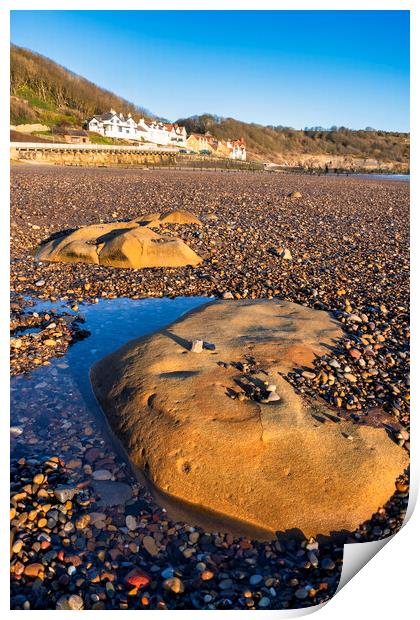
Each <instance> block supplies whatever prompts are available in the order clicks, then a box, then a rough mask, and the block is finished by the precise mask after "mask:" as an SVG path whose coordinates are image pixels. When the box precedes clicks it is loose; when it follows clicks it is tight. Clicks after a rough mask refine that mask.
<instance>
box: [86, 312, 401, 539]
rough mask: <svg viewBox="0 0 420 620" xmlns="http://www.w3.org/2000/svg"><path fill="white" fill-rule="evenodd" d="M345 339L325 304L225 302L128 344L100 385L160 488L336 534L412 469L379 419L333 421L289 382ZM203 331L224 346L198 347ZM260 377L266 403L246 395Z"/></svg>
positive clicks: (105, 363)
mask: <svg viewBox="0 0 420 620" xmlns="http://www.w3.org/2000/svg"><path fill="white" fill-rule="evenodd" d="M341 336H342V330H341V328H340V326H339V324H338V323H336V322H335V321H334V320H333V319H332V318H331V317H330V316H329V315H328V314H327V313H325V312H321V311H316V310H312V309H309V308H306V307H303V306H299V305H297V304H293V303H289V302H281V301H276V300H258V301H250V300H240V301H223V300H219V301H215V302H212V303H209V304H207V305H205V306H202V307H200V308H199V309H197V310H195V311H193V312H191V313H189V314H188V315H186V316H185V317H184V318H181V319H180V320H179V321H177V322H175V323H173V324H172V325H170V326H169V327H168V328H166V329H163V330H161V331H159V332H157V333H155V334H153V335H149V336H146V337H142V338H139V339H137V340H133V341H131V342H129V343H127V344H126V345H125V346H124V347H122V348H121V349H119V350H118V351H116V352H114V353H113V354H111V355H109V356H107V357H106V358H104V359H103V360H101V361H99V362H98V363H97V364H95V365H94V367H93V369H92V372H91V380H92V385H93V388H94V391H95V394H96V396H97V398H98V400H99V402H100V404H101V405H102V407H103V409H104V411H105V412H106V414H107V416H108V419H109V421H110V423H111V426H112V427H113V429H114V431H115V432H116V434H117V435H118V436H119V438H120V439H121V440H122V442H123V443H124V444H125V446H126V448H127V451H128V454H129V456H130V458H131V459H132V461H133V462H134V463H135V464H136V465H137V466H139V467H141V468H142V469H143V470H144V471H145V472H146V473H147V475H148V476H149V478H150V479H151V480H152V482H153V483H154V484H155V485H156V487H158V489H159V490H161V491H163V492H165V493H167V494H170V495H172V496H175V497H176V498H177V499H179V500H183V501H185V502H188V503H192V504H194V505H195V506H198V507H202V508H206V509H211V510H213V511H216V512H217V513H219V515H220V514H222V515H225V516H227V517H229V518H233V519H238V520H240V521H242V522H246V523H247V524H248V525H249V524H250V525H252V526H255V527H258V528H264V529H266V530H270V531H271V532H274V531H287V530H290V529H292V528H298V529H300V530H301V531H302V532H303V533H304V534H305V535H306V536H310V535H317V534H326V535H328V534H330V533H331V532H334V531H337V530H342V529H345V530H353V529H354V528H356V527H357V526H358V525H359V524H360V523H361V522H363V521H364V520H366V519H368V518H370V517H371V515H372V514H373V513H374V512H375V511H376V510H377V509H378V508H379V507H380V506H382V505H383V504H384V503H385V502H386V501H387V500H388V499H389V498H390V497H391V495H392V494H393V492H394V491H395V486H394V482H395V479H396V477H397V476H398V475H399V474H400V473H402V471H403V470H404V467H405V466H406V465H407V456H406V452H405V451H404V450H403V449H402V448H400V447H399V446H397V445H396V444H395V443H394V442H393V441H392V440H391V439H390V438H389V436H388V434H387V432H386V430H385V429H384V428H383V427H373V426H368V425H357V424H355V423H353V422H352V421H348V420H347V421H346V420H341V421H333V420H337V418H336V417H332V416H329V413H331V412H329V411H328V410H327V409H326V407H324V405H323V404H320V403H319V402H316V403H315V402H308V401H304V400H303V399H302V397H301V396H299V395H298V394H297V393H295V391H294V390H293V388H292V387H291V385H290V384H289V383H288V382H287V381H286V379H285V378H283V377H284V376H285V375H286V374H287V372H289V371H290V370H291V369H293V368H296V367H302V366H304V367H306V368H310V367H311V363H312V361H313V359H314V356H315V355H318V354H323V353H325V352H326V347H328V346H330V345H332V344H333V342H334V341H335V340H336V339H338V338H340V337H341ZM199 339H202V340H204V341H206V342H210V343H214V345H215V348H214V347H213V348H210V349H207V348H204V349H203V350H202V352H201V353H199V354H197V353H195V352H193V351H191V343H192V341H193V340H199ZM256 364H258V365H256ZM264 382H266V383H265V384H264ZM261 386H263V387H264V386H265V387H264V389H266V398H264V399H263V400H264V401H265V402H264V403H263V402H261V401H260V402H259V401H258V400H255V399H253V397H252V394H251V398H249V397H248V396H247V395H246V394H245V393H246V392H247V390H249V389H251V392H252V390H253V389H256V388H258V387H261ZM270 395H271V396H270ZM232 397H234V398H232ZM324 414H325V415H324Z"/></svg>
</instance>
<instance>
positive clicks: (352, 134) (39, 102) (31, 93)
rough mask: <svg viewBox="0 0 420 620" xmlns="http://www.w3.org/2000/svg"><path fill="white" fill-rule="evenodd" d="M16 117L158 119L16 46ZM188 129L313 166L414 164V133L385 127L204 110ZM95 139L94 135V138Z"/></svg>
mask: <svg viewBox="0 0 420 620" xmlns="http://www.w3.org/2000/svg"><path fill="white" fill-rule="evenodd" d="M10 55H11V81H10V95H11V97H10V122H11V124H12V125H20V124H25V123H28V124H33V123H41V124H43V125H46V126H48V127H53V126H55V125H70V126H80V125H81V124H82V123H83V121H84V120H85V119H86V118H87V117H89V116H91V115H93V114H96V113H101V112H104V111H107V110H109V109H110V108H114V109H115V110H117V111H119V112H123V113H124V114H127V113H128V112H131V114H133V115H135V116H136V117H138V116H144V117H146V118H155V117H154V116H153V115H152V114H151V113H150V112H148V111H147V110H145V109H144V108H141V107H139V106H137V105H135V104H134V103H130V102H129V101H126V100H125V99H122V98H121V97H118V96H117V95H115V94H114V93H111V92H109V91H107V90H105V89H103V88H100V87H99V86H97V85H96V84H93V83H92V82H90V81H89V80H86V79H85V78H83V77H81V76H79V75H76V74H75V73H72V72H71V71H69V70H68V69H65V68H64V67H62V66H61V65H59V64H57V63H55V62H54V61H52V60H50V59H49V58H46V57H45V56H42V55H41V54H37V53H35V52H32V51H30V50H27V49H24V48H21V47H17V46H15V45H12V46H11V50H10ZM177 122H178V123H179V124H180V125H185V126H186V128H187V132H188V133H192V132H197V133H205V132H206V131H209V132H210V133H211V134H213V135H214V136H215V137H216V138H219V139H228V138H230V139H236V138H239V137H243V138H244V139H245V140H246V144H247V151H248V159H255V160H259V161H271V162H274V163H278V164H283V165H286V166H299V167H302V166H306V167H309V168H316V167H324V166H325V165H328V166H329V167H330V168H335V167H337V168H347V169H350V168H357V169H360V168H363V169H377V168H381V169H389V170H392V171H401V172H406V171H408V169H409V151H410V135H409V134H404V133H396V132H385V131H374V130H372V131H354V130H350V129H346V128H338V129H335V130H334V131H327V130H307V131H300V130H295V129H292V128H289V127H282V126H277V127H273V126H267V127H266V126H263V125H258V124H256V123H244V122H241V121H238V120H235V119H233V118H220V117H217V116H212V115H211V114H202V115H201V116H193V117H190V118H185V119H179V120H178V121H177ZM92 139H94V137H93V138H92Z"/></svg>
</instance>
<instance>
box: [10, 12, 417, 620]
mask: <svg viewBox="0 0 420 620" xmlns="http://www.w3.org/2000/svg"><path fill="white" fill-rule="evenodd" d="M415 5H416V3H415V2H414V0H412V1H408V0H407V1H405V0H399V1H397V0H382V1H380V0H353V1H352V2H349V1H348V0H342V1H341V2H340V4H339V6H337V0H323V1H321V0H319V1H318V2H314V1H310V0H306V1H304V0H294V1H293V2H292V1H290V0H289V1H286V0H285V1H277V2H276V1H270V0H259V2H258V3H256V2H255V0H237V1H236V2H235V1H233V0H231V1H229V0H211V1H204V0H201V1H200V0H196V1H195V2H192V1H191V0H190V1H188V0H187V1H185V0H178V1H175V0H172V1H166V2H164V1H161V0H155V1H154V2H153V3H148V2H138V1H137V2H136V1H133V0H131V1H130V0H120V1H119V2H118V6H110V9H118V10H134V9H136V10H171V9H172V10H182V9H184V10H186V9H190V10H193V9H194V10H206V9H207V10H209V9H212V10H233V9H236V10H245V9H258V10H268V9H271V10H288V9H289V10H411V45H412V59H414V58H419V54H418V52H419V49H418V48H419V44H418V42H417V40H418V39H419V38H420V33H419V28H418V9H417V7H416V6H415ZM103 9H104V3H103V2H102V1H101V0H73V2H72V3H71V5H69V4H67V3H65V2H63V0H54V1H53V0H14V1H13V0H3V1H2V3H1V5H0V49H1V52H2V53H1V60H2V62H1V63H0V75H1V81H0V88H1V92H0V106H1V116H0V118H1V119H2V120H3V123H1V124H0V132H1V148H0V157H1V160H0V175H1V176H0V180H1V184H0V187H1V189H2V191H1V194H0V196H1V198H0V200H1V205H0V213H1V218H2V220H1V226H0V235H1V239H0V248H1V251H2V252H1V258H2V260H4V266H3V265H2V268H1V269H0V278H1V281H0V295H1V316H2V319H3V320H4V324H3V327H2V330H1V331H0V346H1V350H0V353H1V359H2V360H3V362H4V364H3V366H2V371H3V372H2V374H1V383H0V390H1V392H0V393H1V396H2V402H3V403H4V405H5V406H4V407H3V408H2V412H1V414H2V415H1V423H2V424H3V425H4V428H3V429H2V433H1V441H2V443H4V449H2V450H1V452H0V458H1V461H0V466H1V471H2V474H3V475H2V483H3V489H2V494H1V497H2V501H3V502H4V504H5V505H4V506H2V510H1V512H0V514H1V518H2V520H3V519H4V522H2V527H1V532H2V533H3V536H2V537H1V551H2V554H3V557H2V561H1V562H0V567H1V571H2V572H1V579H0V586H1V589H2V590H1V599H0V600H1V607H2V609H3V610H4V611H5V613H6V614H7V615H8V614H9V613H13V615H15V614H19V613H25V612H19V611H14V612H10V610H9V589H8V582H9V573H8V557H9V543H8V529H9V523H8V518H7V516H8V486H9V481H8V475H6V472H8V470H9V463H8V453H9V443H8V440H9V430H8V419H7V418H8V402H9V378H8V377H9V374H8V367H7V362H6V360H7V359H8V337H7V334H8V331H7V329H8V328H7V325H8V306H9V299H8V288H9V286H8V269H9V267H8V254H7V250H6V248H8V241H9V233H8V228H9V226H8V218H9V196H8V189H7V188H8V186H9V148H8V143H9V127H8V125H7V124H6V123H4V119H5V118H7V117H8V101H9V72H8V66H9V40H10V39H9V11H10V10H103ZM392 44H393V43H392V34H391V33H390V46H392ZM416 52H417V54H416ZM415 67H416V65H415ZM417 68H418V67H417ZM411 79H412V83H411V109H412V110H416V109H417V110H418V109H420V102H419V98H418V92H417V80H415V75H414V73H413V74H412V78H411ZM138 103H140V104H141V102H138ZM411 144H412V157H411V172H412V174H411V195H412V201H411V202H412V216H411V217H412V229H411V230H412V233H411V234H412V238H413V239H415V240H417V238H416V234H417V233H418V232H419V231H420V227H419V215H418V214H417V213H418V210H419V209H420V203H419V201H418V197H419V191H418V182H417V178H416V175H415V171H416V168H417V165H416V164H417V161H418V148H417V117H416V116H415V115H413V117H412V120H411ZM418 246H419V243H415V244H414V245H413V246H412V264H414V265H418V264H419V263H418V260H417V258H418V255H417V252H418V250H417V247H418ZM417 272H418V270H416V269H414V270H412V276H411V285H412V303H413V315H414V316H415V317H417V315H418V313H417V311H418V304H417V302H416V295H415V293H417V292H418V291H419V287H418V286H417V284H418V277H419V276H418V275H417ZM412 323H413V327H414V330H413V331H414V339H413V344H412V350H413V352H414V353H415V354H417V353H418V351H419V346H418V336H417V330H416V329H415V327H416V323H417V321H415V320H413V321H412ZM413 357H414V356H413ZM414 359H415V361H414V363H413V376H414V378H415V379H418V372H417V371H418V365H417V355H415V357H414ZM416 383H417V381H415V382H414V390H413V396H412V438H413V434H414V441H413V440H412V441H411V443H412V454H411V467H412V473H411V478H412V487H411V489H412V490H411V496H410V510H412V507H413V502H414V498H415V495H416V494H417V483H418V476H417V474H418V461H417V455H418V448H417V447H416V444H417V442H416V439H417V435H418V433H417V431H416V428H417V426H418V424H417V423H416V419H415V418H416V417H417V416H418V415H419V413H418V411H417V409H418V408H417V407H416V404H417V390H416V388H415V384H416ZM413 444H414V445H413ZM2 448H3V446H2ZM413 448H414V450H413ZM419 522H420V517H419V511H418V510H417V512H416V513H414V516H413V517H412V518H411V520H410V521H409V523H408V524H407V525H405V527H404V528H403V529H402V531H401V532H399V533H398V534H397V535H396V536H395V537H394V538H392V539H391V540H390V542H389V544H387V545H386V546H385V548H384V549H383V550H382V551H381V553H380V555H379V556H376V557H374V558H373V559H372V560H371V561H370V562H369V563H368V564H367V566H365V567H364V568H363V569H362V570H361V571H360V572H359V573H358V574H357V575H356V576H355V577H353V579H352V580H351V585H350V586H349V587H346V588H344V589H343V590H342V591H340V592H339V594H338V595H337V596H334V597H333V599H332V600H331V601H330V602H329V603H327V604H326V605H325V606H324V607H323V608H322V610H321V611H319V617H320V618H324V619H325V620H327V619H331V620H337V619H338V618H339V619H340V620H347V619H350V618H351V619H352V620H353V618H354V616H355V614H360V613H362V614H363V617H371V618H381V620H387V619H388V618H389V619H391V618H392V620H394V619H395V618H396V617H401V618H403V617H406V618H412V617H414V614H412V613H410V611H409V610H410V603H413V604H414V608H416V607H417V610H418V604H416V602H415V601H416V598H417V591H418V584H417V581H418V579H417V574H418V565H419V560H418V535H419V533H420V528H419ZM416 543H417V544H416ZM367 545H370V543H363V544H362V545H361V546H363V547H364V551H363V553H364V554H365V553H366V552H367V548H366V546H367ZM372 545H373V546H376V547H379V546H380V543H379V544H378V543H372ZM358 546H359V545H352V546H351V547H352V549H351V550H350V555H352V554H353V555H356V556H357V558H358V559H359V560H360V554H359V553H358V552H357V547H358ZM346 552H347V549H346ZM374 553H376V551H374ZM368 555H370V553H369V554H368ZM366 559H367V558H366V557H365V558H364V559H363V564H364V563H365V561H366ZM351 562H356V564H357V559H356V560H351V561H350V562H347V561H346V565H348V566H350V563H351ZM356 564H354V566H353V569H352V570H353V571H354V570H356V571H357V570H359V568H358V567H357V566H356ZM343 572H344V570H343ZM316 610H317V608H309V609H307V610H301V611H299V610H290V611H286V612H282V611H266V612H250V611H247V612H246V613H248V614H249V613H251V614H252V613H264V614H265V616H264V617H265V618H268V617H274V616H276V617H278V615H281V616H282V617H286V616H288V617H291V616H294V617H297V616H301V615H303V614H307V613H311V612H314V611H316ZM55 613H61V612H55ZM73 613H75V612H73ZM88 613H94V612H88ZM113 613H114V614H117V613H124V614H126V613H130V612H127V611H124V612H119V611H114V612H113ZM147 613H148V614H161V613H162V612H160V611H159V612H158V611H149V612H147ZM163 613H166V614H168V613H169V614H171V615H174V616H178V617H179V618H181V617H184V616H185V615H186V613H185V612H184V611H166V612H163ZM206 613H208V612H205V611H190V612H188V615H189V616H192V615H193V616H194V618H197V617H203V614H206ZM218 613H219V614H230V616H231V617H232V618H233V617H234V616H237V615H238V614H239V613H240V612H239V611H232V612H218ZM368 614H370V615H368ZM44 615H45V612H43V611H42V612H38V611H32V616H31V617H34V618H38V617H39V618H40V619H41V618H43V617H44ZM148 617H149V616H148Z"/></svg>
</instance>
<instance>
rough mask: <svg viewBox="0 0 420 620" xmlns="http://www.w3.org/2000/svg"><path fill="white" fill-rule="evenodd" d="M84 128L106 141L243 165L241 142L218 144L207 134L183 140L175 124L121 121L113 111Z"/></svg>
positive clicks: (182, 129) (183, 132)
mask: <svg viewBox="0 0 420 620" xmlns="http://www.w3.org/2000/svg"><path fill="white" fill-rule="evenodd" d="M86 128H87V129H88V130H89V131H94V132H96V133H99V134H101V135H102V136H106V137H109V138H114V139H120V140H134V141H136V142H146V143H152V144H157V145H159V146H178V147H181V148H182V147H187V148H188V149H189V150H191V151H193V152H194V153H206V154H208V155H215V156H216V157H228V158H229V159H240V160H242V161H246V146H245V141H244V140H243V138H241V139H240V140H218V139H217V138H215V137H214V136H212V135H211V134H210V133H209V132H207V133H205V134H198V133H193V134H191V135H189V136H188V137H187V131H186V129H185V127H182V126H180V125H178V124H176V123H163V122H161V121H157V120H152V121H149V120H145V119H144V118H140V119H139V120H138V121H137V122H136V121H135V120H134V118H133V117H132V116H131V114H128V115H127V117H125V116H124V115H123V114H120V113H117V112H115V110H110V111H109V112H105V114H97V115H95V116H92V118H90V119H89V120H87V121H86Z"/></svg>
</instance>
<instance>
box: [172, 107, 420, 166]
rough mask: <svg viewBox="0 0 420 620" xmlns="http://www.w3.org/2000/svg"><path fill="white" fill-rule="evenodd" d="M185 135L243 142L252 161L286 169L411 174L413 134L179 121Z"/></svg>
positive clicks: (196, 118) (211, 119) (214, 119)
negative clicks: (192, 133)
mask: <svg viewBox="0 0 420 620" xmlns="http://www.w3.org/2000/svg"><path fill="white" fill-rule="evenodd" d="M178 122H179V123H180V124H183V125H185V126H186V128H187V131H188V132H189V133H191V132H198V133H205V132H206V131H208V132H210V133H211V134H212V135H214V136H215V137H216V138H219V139H227V138H238V137H243V138H244V139H245V141H246V146H247V153H248V159H249V160H251V159H256V160H258V161H264V162H272V163H276V164H280V165H284V166H292V167H308V168H319V167H322V168H325V165H328V167H329V168H344V169H348V170H351V169H357V170H360V169H362V170H377V169H382V170H390V171H395V172H396V171H399V172H407V171H408V170H409V157H410V134H407V133H398V132H386V131H376V130H360V131H359V130H358V131H356V130H351V129H348V128H346V127H337V128H333V129H331V130H326V129H325V130H323V129H308V130H296V129H292V128H290V127H282V126H277V127H272V126H262V125H257V124H255V123H243V122H241V121H238V120H236V119H233V118H218V117H215V116H212V115H210V114H203V115H201V116H194V117H190V118H187V119H180V120H179V121H178Z"/></svg>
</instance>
